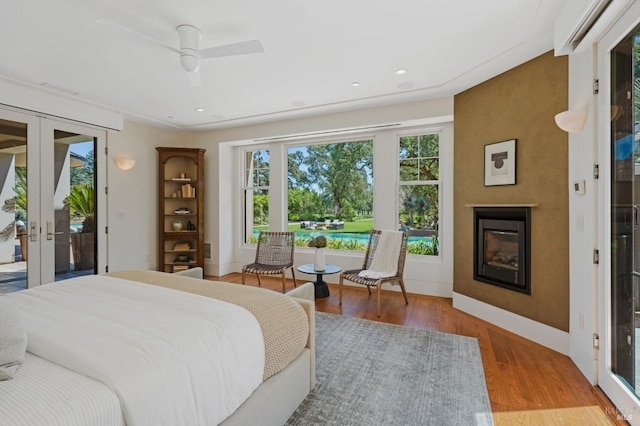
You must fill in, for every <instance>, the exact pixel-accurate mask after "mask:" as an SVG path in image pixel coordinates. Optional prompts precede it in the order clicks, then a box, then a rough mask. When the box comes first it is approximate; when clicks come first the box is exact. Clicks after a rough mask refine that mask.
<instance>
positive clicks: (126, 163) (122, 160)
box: [113, 156, 136, 170]
mask: <svg viewBox="0 0 640 426" xmlns="http://www.w3.org/2000/svg"><path fill="white" fill-rule="evenodd" d="M113 162H114V163H116V166H118V168H119V169H120V170H131V169H133V166H135V165H136V160H134V159H133V158H130V157H125V156H118V157H115V158H114V159H113Z"/></svg>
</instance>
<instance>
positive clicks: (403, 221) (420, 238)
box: [398, 133, 440, 256]
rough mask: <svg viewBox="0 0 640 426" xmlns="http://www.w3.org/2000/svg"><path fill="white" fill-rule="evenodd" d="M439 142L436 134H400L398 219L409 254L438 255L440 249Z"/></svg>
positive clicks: (438, 136)
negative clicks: (407, 240)
mask: <svg viewBox="0 0 640 426" xmlns="http://www.w3.org/2000/svg"><path fill="white" fill-rule="evenodd" d="M439 145H440V135H439V133H426V134H416V135H407V136H401V137H400V141H399V155H398V156H399V162H400V166H399V169H398V170H399V187H398V213H399V218H398V222H399V224H400V229H401V230H405V231H409V244H408V248H407V252H408V253H409V254H417V255H432V256H437V255H438V254H439V251H440V247H439V230H438V228H439V225H438V222H439V212H440V207H439V206H440V158H439V150H440V146H439Z"/></svg>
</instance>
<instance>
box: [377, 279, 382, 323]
mask: <svg viewBox="0 0 640 426" xmlns="http://www.w3.org/2000/svg"><path fill="white" fill-rule="evenodd" d="M381 288H382V283H378V316H380V294H381V293H382V292H381Z"/></svg>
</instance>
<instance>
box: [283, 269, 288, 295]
mask: <svg viewBox="0 0 640 426" xmlns="http://www.w3.org/2000/svg"><path fill="white" fill-rule="evenodd" d="M285 271H286V269H283V270H282V293H283V294H284V293H286V290H287V281H286V277H285V274H284V272H285Z"/></svg>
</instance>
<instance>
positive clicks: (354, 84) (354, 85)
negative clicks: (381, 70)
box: [351, 81, 360, 87]
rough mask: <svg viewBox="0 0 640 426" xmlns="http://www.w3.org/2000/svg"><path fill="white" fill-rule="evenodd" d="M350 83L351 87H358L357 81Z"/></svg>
mask: <svg viewBox="0 0 640 426" xmlns="http://www.w3.org/2000/svg"><path fill="white" fill-rule="evenodd" d="M351 85H352V86H353V87H358V86H360V83H358V82H357V81H354V82H353V83H351Z"/></svg>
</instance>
